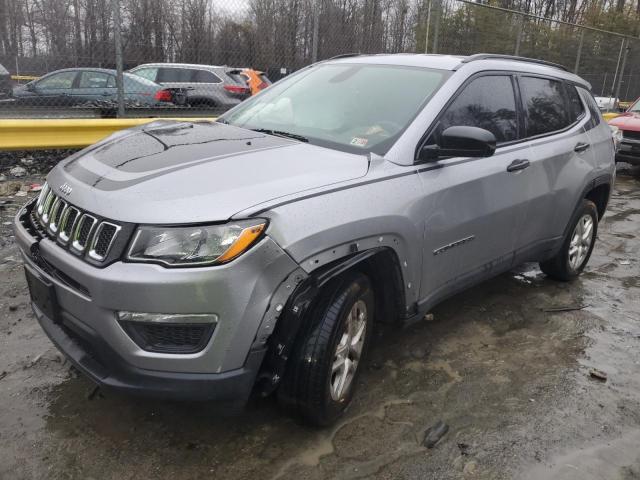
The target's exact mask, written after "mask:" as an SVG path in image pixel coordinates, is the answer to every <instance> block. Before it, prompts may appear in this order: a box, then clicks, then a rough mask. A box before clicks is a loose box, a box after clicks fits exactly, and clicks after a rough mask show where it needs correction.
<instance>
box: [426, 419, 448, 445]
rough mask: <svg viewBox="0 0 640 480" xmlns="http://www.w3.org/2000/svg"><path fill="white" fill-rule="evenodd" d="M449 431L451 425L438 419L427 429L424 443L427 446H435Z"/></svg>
mask: <svg viewBox="0 0 640 480" xmlns="http://www.w3.org/2000/svg"><path fill="white" fill-rule="evenodd" d="M448 431H449V425H447V424H446V423H444V422H443V421H442V420H438V421H437V422H436V423H435V424H434V425H433V426H431V427H429V428H428V429H427V431H426V432H425V434H424V440H423V441H422V444H423V445H424V446H425V447H427V448H433V447H435V446H436V443H438V442H439V441H440V439H441V438H442V437H444V436H445V434H446V433H447V432H448Z"/></svg>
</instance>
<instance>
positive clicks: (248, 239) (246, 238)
mask: <svg viewBox="0 0 640 480" xmlns="http://www.w3.org/2000/svg"><path fill="white" fill-rule="evenodd" d="M266 226H267V224H266V223H261V224H259V225H254V226H253V227H247V228H245V229H244V230H242V232H240V236H239V237H238V239H237V240H236V241H235V242H233V244H232V245H231V246H230V247H229V248H228V249H227V250H226V251H225V252H224V253H223V254H222V255H220V256H219V257H218V258H216V263H225V262H230V261H231V260H233V259H234V258H236V257H237V256H238V255H240V254H241V253H242V252H244V251H245V250H246V249H247V248H249V247H250V246H251V244H252V243H253V242H254V241H255V240H256V239H257V238H258V237H259V236H260V234H261V233H262V231H263V230H264V228H265V227H266Z"/></svg>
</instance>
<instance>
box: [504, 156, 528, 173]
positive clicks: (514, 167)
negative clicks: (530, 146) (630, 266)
mask: <svg viewBox="0 0 640 480" xmlns="http://www.w3.org/2000/svg"><path fill="white" fill-rule="evenodd" d="M529 165H531V164H530V163H529V160H526V159H517V160H514V161H513V162H511V163H510V164H509V166H508V167H507V172H517V171H519V170H524V169H525V168H528V167H529Z"/></svg>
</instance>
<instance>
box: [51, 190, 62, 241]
mask: <svg viewBox="0 0 640 480" xmlns="http://www.w3.org/2000/svg"><path fill="white" fill-rule="evenodd" d="M62 204H63V200H62V199H61V198H60V197H56V198H55V200H54V201H53V203H52V204H51V210H50V211H49V222H48V223H47V227H48V229H49V233H51V234H53V235H55V233H56V231H55V230H54V227H55V223H56V217H57V216H58V212H59V211H60V207H61V205H62Z"/></svg>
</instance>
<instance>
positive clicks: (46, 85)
mask: <svg viewBox="0 0 640 480" xmlns="http://www.w3.org/2000/svg"><path fill="white" fill-rule="evenodd" d="M75 78H76V72H75V71H71V72H60V73H56V74H55V75H50V76H48V77H46V78H43V79H42V80H40V81H39V82H38V83H37V84H36V85H37V87H38V88H40V89H47V90H66V89H69V88H71V87H72V86H73V80H74V79H75Z"/></svg>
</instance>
